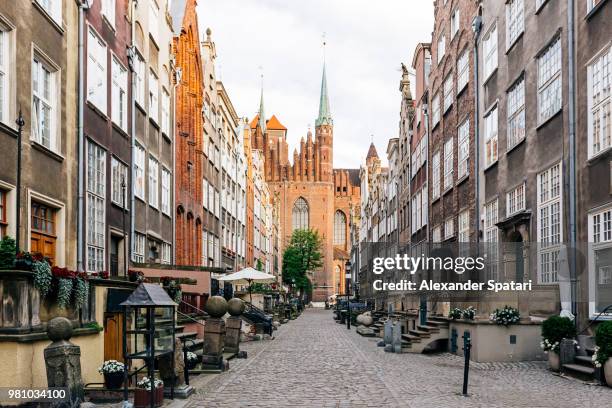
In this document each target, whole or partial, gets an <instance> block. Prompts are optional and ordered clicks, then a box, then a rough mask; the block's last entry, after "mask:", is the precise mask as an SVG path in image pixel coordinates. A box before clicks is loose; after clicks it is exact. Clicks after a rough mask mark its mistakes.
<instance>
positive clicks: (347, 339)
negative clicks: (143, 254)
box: [186, 309, 612, 408]
mask: <svg viewBox="0 0 612 408" xmlns="http://www.w3.org/2000/svg"><path fill="white" fill-rule="evenodd" d="M275 335H276V338H275V339H274V340H269V341H261V342H250V343H246V344H243V345H242V349H243V350H247V352H248V358H247V359H245V360H236V359H234V360H232V361H231V362H230V370H229V371H227V372H225V373H223V374H220V375H214V376H199V377H197V378H194V379H193V381H192V385H194V386H195V388H196V390H197V391H196V393H195V394H194V395H193V396H192V397H191V398H190V399H189V400H188V402H187V404H186V406H187V407H418V408H426V407H436V408H440V407H487V408H488V407H513V408H514V407H529V408H536V407H537V408H539V407H563V408H565V407H567V408H570V407H571V408H574V407H609V406H612V390H611V389H609V388H607V387H601V386H593V385H587V384H584V383H582V382H579V381H577V380H573V379H567V378H563V377H560V376H556V375H553V374H552V373H550V372H548V371H547V370H546V369H545V365H544V364H543V363H538V362H534V363H516V364H515V363H500V364H497V363H492V364H473V369H472V370H471V372H470V389H469V391H470V394H471V395H470V397H467V398H466V397H462V396H461V395H460V391H461V384H462V375H463V362H462V359H461V358H459V357H456V356H454V355H450V354H442V355H434V356H426V355H421V354H407V353H406V354H392V353H385V352H384V351H383V350H382V348H380V347H377V346H376V342H377V340H378V339H373V338H365V337H361V336H359V335H358V334H357V333H355V331H354V330H351V331H348V330H347V329H346V326H343V325H340V324H337V323H335V322H334V321H333V319H332V312H331V311H328V310H320V309H307V310H306V311H305V312H304V313H303V314H302V315H301V316H300V317H299V318H298V319H297V320H294V321H291V322H289V323H288V324H285V325H283V326H281V327H280V329H279V330H278V331H276V332H275Z"/></svg>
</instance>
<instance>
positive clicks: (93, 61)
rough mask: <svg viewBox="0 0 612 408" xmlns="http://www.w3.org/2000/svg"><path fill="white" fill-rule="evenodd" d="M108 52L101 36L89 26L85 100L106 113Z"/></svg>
mask: <svg viewBox="0 0 612 408" xmlns="http://www.w3.org/2000/svg"><path fill="white" fill-rule="evenodd" d="M107 64H108V52H107V47H106V43H105V42H104V40H102V37H100V35H99V34H98V33H97V32H96V30H94V28H93V27H91V26H90V27H89V29H88V30H87V101H88V102H89V103H91V104H92V105H94V106H95V107H96V108H97V109H98V110H99V111H100V112H102V113H103V114H105V115H106V110H107V107H108V106H107V105H108V101H107V93H108V78H107V69H108V68H107Z"/></svg>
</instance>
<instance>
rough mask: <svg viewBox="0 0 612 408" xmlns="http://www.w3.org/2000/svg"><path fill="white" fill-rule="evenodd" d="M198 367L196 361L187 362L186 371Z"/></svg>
mask: <svg viewBox="0 0 612 408" xmlns="http://www.w3.org/2000/svg"><path fill="white" fill-rule="evenodd" d="M197 365H198V360H187V369H188V370H193V369H194V368H196V366H197Z"/></svg>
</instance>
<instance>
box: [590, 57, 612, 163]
mask: <svg viewBox="0 0 612 408" xmlns="http://www.w3.org/2000/svg"><path fill="white" fill-rule="evenodd" d="M610 54H612V48H611V47H608V48H607V49H606V50H604V52H603V53H602V54H601V55H600V56H599V57H597V58H596V59H595V60H594V61H593V62H592V63H591V64H590V65H589V66H588V67H587V89H588V97H587V104H588V112H589V117H588V140H589V142H588V143H589V146H588V150H589V158H590V157H593V156H595V155H597V154H599V153H601V152H603V151H604V150H606V149H608V148H610V147H611V146H612V123H611V117H612V110H611V109H610V106H611V105H612V98H610V93H611V92H610V88H611V84H612V80H611V78H612V76H611V75H610V73H611V71H612V66H611V64H610V60H611V59H612V56H611V55H610Z"/></svg>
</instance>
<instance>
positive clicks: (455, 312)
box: [448, 307, 461, 320]
mask: <svg viewBox="0 0 612 408" xmlns="http://www.w3.org/2000/svg"><path fill="white" fill-rule="evenodd" d="M448 318H449V319H451V320H459V319H461V309H459V308H458V307H453V308H452V309H451V310H450V312H448Z"/></svg>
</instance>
